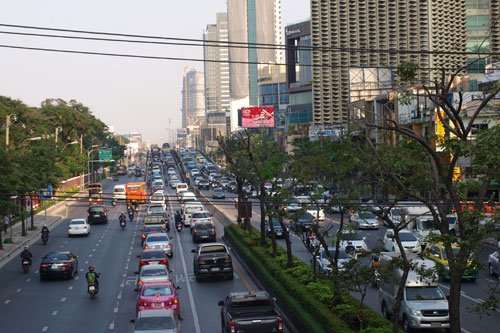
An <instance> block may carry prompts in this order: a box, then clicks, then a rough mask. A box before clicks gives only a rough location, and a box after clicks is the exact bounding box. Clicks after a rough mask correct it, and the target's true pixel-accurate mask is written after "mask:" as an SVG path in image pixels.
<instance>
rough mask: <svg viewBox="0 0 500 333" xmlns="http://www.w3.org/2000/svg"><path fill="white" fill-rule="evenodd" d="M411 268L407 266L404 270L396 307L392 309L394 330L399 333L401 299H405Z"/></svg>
mask: <svg viewBox="0 0 500 333" xmlns="http://www.w3.org/2000/svg"><path fill="white" fill-rule="evenodd" d="M408 273H409V269H408V268H407V267H405V269H404V270H403V276H402V277H401V281H400V282H399V286H398V292H397V294H396V302H395V303H394V309H393V311H392V324H393V326H392V331H393V332H394V333H399V311H400V309H401V301H402V300H403V294H404V290H405V284H406V279H407V278H408Z"/></svg>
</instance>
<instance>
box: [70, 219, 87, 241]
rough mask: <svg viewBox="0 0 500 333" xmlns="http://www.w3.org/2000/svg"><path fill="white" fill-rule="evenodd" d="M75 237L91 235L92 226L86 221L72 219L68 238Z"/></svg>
mask: <svg viewBox="0 0 500 333" xmlns="http://www.w3.org/2000/svg"><path fill="white" fill-rule="evenodd" d="M75 235H85V236H88V235H90V224H88V223H87V220H85V219H72V220H71V221H70V222H69V224H68V237H71V236H75Z"/></svg>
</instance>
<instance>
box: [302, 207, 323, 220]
mask: <svg viewBox="0 0 500 333" xmlns="http://www.w3.org/2000/svg"><path fill="white" fill-rule="evenodd" d="M306 212H307V213H309V214H311V215H312V216H314V218H315V219H317V220H318V221H324V220H325V210H324V209H323V208H321V207H317V206H309V207H307V211H306Z"/></svg>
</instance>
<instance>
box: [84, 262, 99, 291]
mask: <svg viewBox="0 0 500 333" xmlns="http://www.w3.org/2000/svg"><path fill="white" fill-rule="evenodd" d="M100 275H101V274H99V273H97V272H96V271H95V267H94V266H89V271H88V272H87V273H86V274H85V278H86V279H87V284H88V283H95V290H96V294H97V292H98V291H99V276H100Z"/></svg>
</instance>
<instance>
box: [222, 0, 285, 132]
mask: <svg viewBox="0 0 500 333" xmlns="http://www.w3.org/2000/svg"><path fill="white" fill-rule="evenodd" d="M227 15H228V27H229V41H230V42H236V43H238V42H239V43H250V44H253V43H258V44H261V43H262V44H281V2H280V0H227ZM243 46H244V45H243ZM281 57H282V51H281V50H276V49H274V48H272V47H269V48H262V47H260V48H252V47H248V48H247V47H243V48H237V47H231V48H230V50H229V58H230V59H231V61H241V62H250V64H237V63H232V64H231V65H230V69H231V70H230V72H231V130H234V129H235V128H236V127H237V122H238V119H237V112H238V109H240V108H241V107H246V106H258V102H259V101H258V86H257V80H258V68H259V66H258V65H257V64H256V63H257V62H260V63H269V62H270V63H278V62H281Z"/></svg>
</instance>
